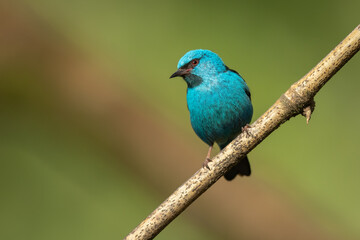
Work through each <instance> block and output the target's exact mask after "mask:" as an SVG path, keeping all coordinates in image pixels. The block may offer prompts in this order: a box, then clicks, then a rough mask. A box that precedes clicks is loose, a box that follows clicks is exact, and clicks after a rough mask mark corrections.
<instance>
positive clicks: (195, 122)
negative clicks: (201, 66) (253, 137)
mask: <svg viewBox="0 0 360 240" xmlns="http://www.w3.org/2000/svg"><path fill="white" fill-rule="evenodd" d="M200 86H201V85H200ZM200 86H199V87H196V88H189V89H188V92H187V103H188V109H189V112H190V120H191V125H192V127H193V129H194V131H195V133H196V134H197V135H198V136H199V137H200V138H201V139H202V140H203V141H204V142H206V143H207V144H209V145H212V144H213V143H214V142H217V143H219V144H220V143H222V142H227V141H229V139H230V138H234V135H235V136H236V135H237V134H238V133H240V132H241V128H242V127H243V126H245V125H246V124H247V123H249V122H250V120H251V117H252V105H251V102H250V99H249V98H248V97H247V95H246V93H245V92H244V90H243V89H241V88H239V87H236V86H235V87H228V86H225V87H224V86H221V87H216V86H212V87H209V86H201V87H200ZM231 140H232V139H231Z"/></svg>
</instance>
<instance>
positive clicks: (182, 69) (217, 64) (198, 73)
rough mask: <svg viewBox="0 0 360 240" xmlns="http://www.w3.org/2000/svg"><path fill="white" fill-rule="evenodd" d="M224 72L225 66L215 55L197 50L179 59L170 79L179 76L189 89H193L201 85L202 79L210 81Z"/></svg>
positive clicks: (207, 51) (208, 51)
mask: <svg viewBox="0 0 360 240" xmlns="http://www.w3.org/2000/svg"><path fill="white" fill-rule="evenodd" d="M224 71H226V66H225V64H224V62H223V61H222V60H221V58H220V57H219V56H218V55H217V54H216V53H214V52H212V51H210V50H203V49H197V50H191V51H189V52H187V53H186V54H185V55H184V56H183V57H182V58H181V59H180V61H179V63H178V70H177V71H176V72H175V73H174V74H172V75H171V76H170V78H173V77H179V76H181V77H183V78H184V79H185V81H186V82H187V84H188V86H189V87H194V86H197V85H199V84H200V83H202V82H203V81H204V79H210V78H211V77H214V76H216V75H217V74H219V73H221V72H224ZM209 77H210V78H209Z"/></svg>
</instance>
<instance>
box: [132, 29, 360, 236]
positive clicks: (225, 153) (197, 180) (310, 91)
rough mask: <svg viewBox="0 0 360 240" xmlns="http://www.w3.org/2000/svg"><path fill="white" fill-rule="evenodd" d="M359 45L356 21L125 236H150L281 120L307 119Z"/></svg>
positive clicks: (359, 31) (156, 232)
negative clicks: (300, 116) (242, 130)
mask: <svg viewBox="0 0 360 240" xmlns="http://www.w3.org/2000/svg"><path fill="white" fill-rule="evenodd" d="M359 49H360V25H358V26H357V27H356V28H355V29H354V30H353V31H352V32H351V33H350V34H349V35H348V36H347V37H346V38H345V39H344V40H343V41H342V42H341V43H340V44H339V45H338V46H336V47H335V48H334V49H333V50H332V51H331V52H330V53H329V54H328V55H327V56H326V57H325V58H324V59H323V60H321V61H320V62H319V63H318V64H317V65H316V66H315V67H314V68H313V69H312V70H311V71H310V72H309V73H308V74H306V75H305V76H304V77H303V78H301V79H300V80H299V81H297V82H296V83H294V84H293V85H292V86H291V87H290V88H289V89H288V90H287V91H286V92H285V93H284V94H283V95H282V96H281V97H280V98H279V99H278V100H277V101H276V102H275V104H274V105H273V106H271V107H270V108H269V109H268V110H267V111H266V112H265V113H264V114H263V115H262V116H261V117H260V118H259V119H257V120H256V121H255V122H254V123H253V124H252V125H251V128H250V129H249V132H250V134H246V133H242V134H240V135H239V136H238V137H237V138H236V139H235V140H234V141H232V142H231V143H230V144H229V145H228V146H227V147H226V148H225V149H223V150H222V151H221V152H220V153H219V154H217V155H216V156H215V157H214V158H213V159H212V162H210V163H209V166H210V168H211V169H210V170H208V169H207V168H201V169H200V170H198V171H197V172H196V173H195V174H194V175H193V176H192V177H191V178H190V179H189V180H187V181H186V182H185V183H184V184H183V185H181V186H180V187H179V188H178V189H177V190H176V191H175V192H174V193H173V194H171V195H170V196H169V197H168V199H166V200H165V201H164V202H163V203H162V204H161V205H160V206H159V207H158V208H157V209H155V210H154V211H153V212H152V213H151V214H150V215H149V216H148V217H147V218H146V219H145V220H144V221H143V222H142V223H141V224H140V225H138V226H137V227H136V228H135V229H134V230H133V231H132V232H131V233H129V235H128V236H126V237H125V239H127V240H129V239H137V240H138V239H152V238H154V237H155V236H156V235H157V234H159V233H160V232H161V230H162V229H164V228H165V227H166V226H167V225H168V224H169V223H170V222H171V221H172V220H173V219H175V218H176V217H177V216H178V215H179V214H180V213H181V212H183V211H184V210H185V209H186V208H187V207H188V206H189V205H190V204H191V203H192V202H193V201H194V200H196V199H197V198H198V197H199V196H200V195H201V194H202V193H203V192H205V191H206V190H207V189H208V188H209V187H210V186H212V185H213V184H214V183H215V182H216V181H217V180H218V179H219V178H220V177H221V176H223V175H224V173H225V172H226V171H227V170H228V169H230V168H231V167H232V166H234V165H236V164H237V163H238V160H237V159H239V158H240V157H243V156H246V155H247V154H248V153H249V152H250V151H251V150H252V149H254V148H255V147H256V146H257V145H258V144H259V143H261V142H262V141H263V140H264V139H265V138H266V137H267V136H268V135H270V134H271V133H272V132H273V131H274V130H275V129H277V128H278V127H279V126H280V125H281V124H283V123H284V122H286V121H287V120H289V119H290V118H291V117H294V116H296V115H298V114H303V115H304V116H306V119H307V122H308V121H309V119H310V116H311V113H312V111H313V110H314V107H315V103H314V100H313V99H314V96H315V95H316V93H317V92H318V91H319V90H320V89H321V88H322V87H323V86H324V84H325V83H327V81H328V80H329V79H330V78H331V77H332V76H333V75H334V74H335V73H336V72H337V71H338V70H339V69H340V68H342V67H343V66H344V65H345V64H346V62H347V61H349V60H350V59H351V57H352V56H354V55H355V54H356V53H357V51H359Z"/></svg>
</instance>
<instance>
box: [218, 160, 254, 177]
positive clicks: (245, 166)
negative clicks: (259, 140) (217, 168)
mask: <svg viewBox="0 0 360 240" xmlns="http://www.w3.org/2000/svg"><path fill="white" fill-rule="evenodd" d="M238 174H239V175H240V176H250V174H251V168H250V163H249V159H248V158H247V156H246V157H245V158H243V159H241V161H240V162H239V164H237V165H235V166H234V167H232V168H231V169H230V170H229V171H228V172H227V173H225V175H224V177H225V179H226V180H228V181H231V180H233V179H234V178H235V177H236V175H238Z"/></svg>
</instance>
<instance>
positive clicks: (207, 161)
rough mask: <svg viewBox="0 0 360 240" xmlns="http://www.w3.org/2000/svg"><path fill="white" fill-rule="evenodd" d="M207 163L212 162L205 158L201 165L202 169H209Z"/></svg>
mask: <svg viewBox="0 0 360 240" xmlns="http://www.w3.org/2000/svg"><path fill="white" fill-rule="evenodd" d="M209 162H212V160H211V159H210V158H208V157H207V158H206V159H205V161H204V163H203V168H207V169H209V170H210V167H209Z"/></svg>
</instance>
